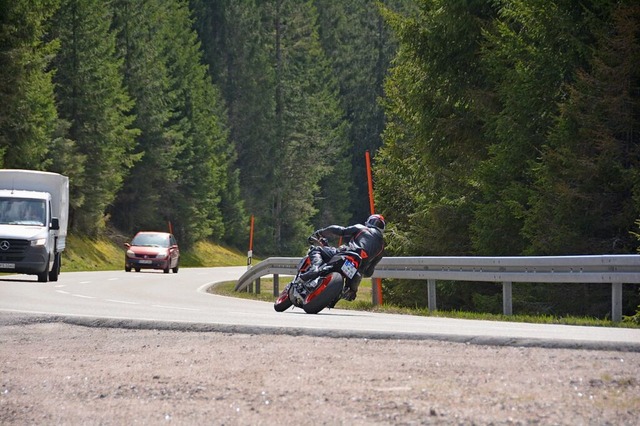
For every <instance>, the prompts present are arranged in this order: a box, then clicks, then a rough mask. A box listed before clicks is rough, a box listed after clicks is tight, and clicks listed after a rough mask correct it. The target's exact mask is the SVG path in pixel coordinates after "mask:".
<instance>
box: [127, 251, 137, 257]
mask: <svg viewBox="0 0 640 426" xmlns="http://www.w3.org/2000/svg"><path fill="white" fill-rule="evenodd" d="M127 257H136V254H135V253H134V252H133V250H127Z"/></svg>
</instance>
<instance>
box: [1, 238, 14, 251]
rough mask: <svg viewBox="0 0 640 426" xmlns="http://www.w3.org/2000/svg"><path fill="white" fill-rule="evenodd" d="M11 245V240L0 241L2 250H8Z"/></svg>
mask: <svg viewBox="0 0 640 426" xmlns="http://www.w3.org/2000/svg"><path fill="white" fill-rule="evenodd" d="M9 247H11V244H9V241H7V240H2V242H0V250H2V251H7V250H9Z"/></svg>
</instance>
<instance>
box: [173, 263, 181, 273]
mask: <svg viewBox="0 0 640 426" xmlns="http://www.w3.org/2000/svg"><path fill="white" fill-rule="evenodd" d="M179 268H180V262H177V263H176V267H175V268H173V269H172V270H173V273H174V274H177V273H178V269H179Z"/></svg>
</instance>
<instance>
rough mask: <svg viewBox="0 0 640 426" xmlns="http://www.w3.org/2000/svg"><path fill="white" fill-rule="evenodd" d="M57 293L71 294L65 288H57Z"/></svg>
mask: <svg viewBox="0 0 640 426" xmlns="http://www.w3.org/2000/svg"><path fill="white" fill-rule="evenodd" d="M56 293H61V294H70V293H69V292H68V291H64V290H56Z"/></svg>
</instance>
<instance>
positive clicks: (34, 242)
mask: <svg viewBox="0 0 640 426" xmlns="http://www.w3.org/2000/svg"><path fill="white" fill-rule="evenodd" d="M45 244H47V239H46V238H38V239H37V240H31V247H39V246H44V245H45Z"/></svg>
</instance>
